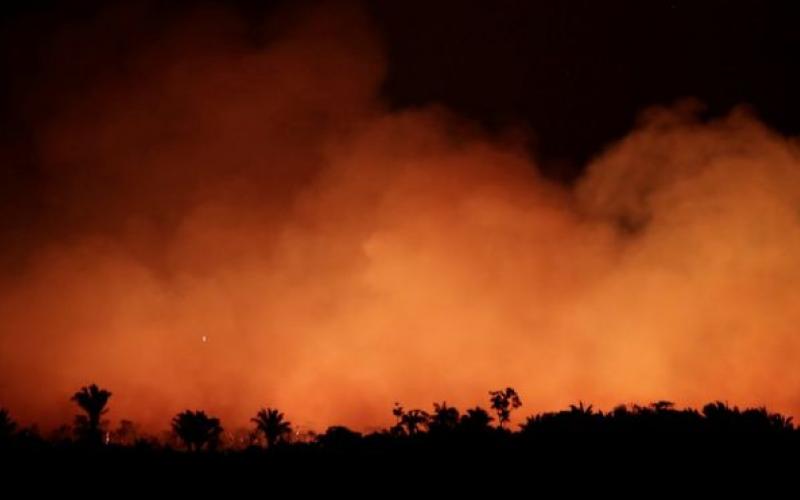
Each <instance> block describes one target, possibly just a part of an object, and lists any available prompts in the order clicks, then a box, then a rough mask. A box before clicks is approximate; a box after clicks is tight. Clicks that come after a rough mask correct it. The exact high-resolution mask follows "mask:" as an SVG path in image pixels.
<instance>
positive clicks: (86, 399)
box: [71, 384, 111, 444]
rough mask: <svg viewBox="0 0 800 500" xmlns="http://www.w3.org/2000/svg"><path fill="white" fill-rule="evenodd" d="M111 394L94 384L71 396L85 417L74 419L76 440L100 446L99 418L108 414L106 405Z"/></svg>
mask: <svg viewBox="0 0 800 500" xmlns="http://www.w3.org/2000/svg"><path fill="white" fill-rule="evenodd" d="M109 398H111V392H109V391H107V390H105V389H101V388H99V387H98V386H97V385H96V384H92V385H89V386H84V387H81V389H80V390H79V391H78V392H76V393H75V394H73V395H72V398H71V401H74V402H75V403H76V404H77V405H78V406H79V407H80V409H81V410H83V411H84V412H85V413H86V415H77V416H76V417H75V431H76V433H77V434H78V438H79V439H81V440H84V441H86V442H88V443H92V444H100V443H101V442H102V440H103V433H102V422H101V421H100V417H102V416H103V415H105V414H106V413H107V412H108V408H106V405H107V404H108V400H109Z"/></svg>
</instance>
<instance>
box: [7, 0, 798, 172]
mask: <svg viewBox="0 0 800 500" xmlns="http://www.w3.org/2000/svg"><path fill="white" fill-rule="evenodd" d="M189 3H190V2H174V1H173V2H163V3H162V4H159V3H158V2H155V3H154V5H157V6H158V7H155V8H153V9H152V17H153V21H152V26H133V27H131V28H130V32H129V33H125V34H124V36H118V37H117V38H116V41H115V43H116V45H114V44H111V45H112V46H113V50H109V51H106V53H105V59H101V60H87V59H86V58H84V57H82V55H81V54H74V57H72V58H70V60H68V61H65V60H61V61H57V64H59V65H61V66H63V67H66V68H67V69H68V70H69V71H68V72H67V73H69V74H71V75H72V80H73V81H72V82H70V81H69V80H70V79H69V78H67V79H66V81H64V82H63V83H64V85H65V88H67V89H68V88H69V85H70V83H71V84H72V85H75V86H80V85H81V79H82V78H91V74H92V72H93V71H95V70H96V67H95V66H108V65H109V64H110V63H112V64H113V58H114V54H115V52H114V51H115V50H117V51H121V52H124V51H125V50H128V49H130V48H132V47H134V46H135V45H136V44H137V43H140V42H141V40H146V39H147V35H148V30H150V29H153V26H157V25H158V24H159V22H160V21H159V19H158V18H159V17H161V18H163V19H169V18H170V17H171V16H174V15H175V14H177V13H179V12H180V11H181V9H183V8H184V7H185V6H186V5H187V4H189ZM228 3H231V4H233V5H234V6H235V7H237V8H239V9H241V10H242V12H244V14H245V15H246V16H247V17H248V18H249V19H252V20H253V24H254V26H257V25H258V23H259V22H260V21H259V20H260V19H263V17H264V16H269V15H270V13H271V11H272V10H273V9H274V8H275V6H278V5H281V4H282V2H276V1H267V2H263V1H262V2H256V1H238V2H228ZM106 4H108V2H97V1H80V2H77V1H69V2H67V1H60V2H59V1H42V0H39V1H37V0H26V1H16V2H15V1H6V2H3V3H2V7H0V9H2V21H1V22H0V36H2V38H0V43H2V60H0V71H2V74H4V75H5V77H4V78H3V82H4V83H3V87H2V90H0V92H2V94H0V95H2V106H3V108H2V109H3V112H2V128H3V130H2V131H3V141H2V142H3V144H5V145H6V148H7V149H8V145H9V144H11V145H13V148H12V149H14V150H15V151H17V154H18V155H22V156H24V154H22V153H19V151H20V145H22V144H24V143H25V141H26V139H27V137H28V135H29V134H30V131H28V130H26V125H27V122H28V121H27V119H26V118H25V117H26V116H27V115H29V114H30V108H31V107H33V108H38V109H39V111H40V112H45V111H42V110H46V109H47V108H48V106H50V105H54V103H30V102H27V101H26V100H25V96H26V95H31V94H30V92H29V89H30V88H31V87H36V85H39V84H41V81H40V80H42V79H43V77H46V76H47V75H48V71H49V70H48V69H47V65H48V64H50V63H52V61H49V62H48V61H46V60H42V58H41V57H39V56H40V54H41V47H42V46H44V45H45V44H46V43H47V41H48V40H49V37H51V36H52V35H53V33H54V32H55V31H56V30H57V29H58V28H59V27H61V26H64V25H65V24H74V25H80V23H81V22H86V21H87V20H91V19H92V18H93V17H95V16H97V14H98V12H99V11H100V10H101V7H102V6H103V5H106ZM368 6H369V9H370V11H371V13H372V15H373V17H374V18H375V21H376V24H377V26H378V27H379V30H380V32H381V34H382V35H383V37H384V38H385V44H386V50H387V53H388V58H389V64H388V78H387V80H386V82H385V84H384V92H385V95H386V97H387V98H388V99H389V101H390V102H391V103H392V104H393V105H394V106H396V107H400V108H402V107H406V106H414V105H421V104H426V103H431V102H439V103H443V104H445V105H446V106H448V107H450V108H452V109H454V110H456V111H457V112H458V113H460V114H463V115H466V116H468V117H471V118H474V119H476V120H479V121H480V122H482V123H483V124H484V125H486V126H487V127H490V128H494V127H502V126H504V125H508V124H524V125H527V126H528V127H529V128H530V129H531V130H532V131H534V134H535V137H536V140H535V144H533V145H532V148H533V149H534V151H535V153H536V155H537V156H538V157H539V158H540V159H541V160H544V163H545V165H546V166H545V168H546V169H547V170H548V172H547V173H548V174H550V175H551V176H553V177H559V178H564V179H570V178H572V177H574V176H575V175H576V174H577V173H579V171H580V168H581V167H580V165H582V164H583V163H584V162H585V161H586V160H587V159H588V158H590V157H591V156H592V155H594V154H596V153H597V152H598V151H600V150H601V148H602V147H603V146H604V145H606V144H608V143H609V141H611V140H613V139H615V138H619V137H621V136H623V135H624V134H625V132H627V131H628V130H630V128H631V127H632V125H633V123H634V120H635V117H636V116H637V114H638V113H639V112H640V111H641V110H642V109H643V108H645V107H647V106H650V105H654V104H669V103H672V102H673V101H674V100H676V99H678V98H682V97H696V98H698V99H700V100H701V101H703V102H704V103H705V104H706V105H707V106H708V111H709V114H711V115H716V114H720V113H724V112H726V111H727V110H729V109H730V108H731V107H732V106H734V105H737V104H748V105H750V106H751V107H752V108H753V109H754V110H755V111H756V113H757V114H758V115H760V117H761V118H762V119H763V120H765V121H766V122H767V123H768V124H770V125H771V126H773V127H775V128H777V129H778V130H780V131H782V132H785V133H790V134H794V133H797V132H800V97H798V93H797V89H798V88H800V65H799V64H798V61H800V57H798V54H800V30H798V28H797V26H798V25H800V4H798V3H797V2H761V1H758V2H757V1H735V2H734V1H722V0H709V1H703V2H697V1H661V0H653V1H647V2H596V1H551V2H539V1H514V0H487V1H475V0H438V1H430V0H402V1H399V0H395V1H388V0H387V1H376V2H369V3H368ZM93 57H96V56H93ZM62 75H63V73H62ZM64 94H65V95H68V92H67V91H65V92H64ZM34 95H35V94H34ZM51 98H52V96H51ZM19 168H24V167H19ZM19 168H17V169H16V170H15V171H16V172H17V173H15V174H13V175H12V179H14V180H13V182H16V181H17V180H19V175H18V174H19V172H18V170H19ZM7 173H8V172H7Z"/></svg>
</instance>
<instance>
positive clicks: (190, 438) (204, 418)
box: [172, 410, 223, 451]
mask: <svg viewBox="0 0 800 500" xmlns="http://www.w3.org/2000/svg"><path fill="white" fill-rule="evenodd" d="M172 430H173V431H174V432H175V434H176V435H177V436H178V438H180V440H181V441H183V443H184V445H186V449H187V450H189V451H200V450H201V449H203V447H207V448H208V449H209V450H213V449H215V448H216V447H217V444H218V443H219V436H220V434H222V430H223V429H222V426H221V425H220V422H219V419H218V418H214V417H209V416H208V415H206V413H205V412H204V411H202V410H197V411H191V410H186V411H184V412H182V413H178V414H177V415H175V417H173V419H172Z"/></svg>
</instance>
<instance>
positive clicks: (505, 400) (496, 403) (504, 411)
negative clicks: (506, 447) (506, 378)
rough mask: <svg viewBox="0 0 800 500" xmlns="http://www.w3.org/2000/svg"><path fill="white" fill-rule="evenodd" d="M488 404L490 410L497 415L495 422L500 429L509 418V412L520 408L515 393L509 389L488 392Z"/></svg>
mask: <svg viewBox="0 0 800 500" xmlns="http://www.w3.org/2000/svg"><path fill="white" fill-rule="evenodd" d="M489 396H490V397H489V402H490V403H491V406H492V409H493V410H494V411H495V413H497V421H498V425H499V427H500V428H502V427H503V425H504V424H505V423H506V422H508V421H509V420H510V418H511V411H512V410H515V409H517V408H519V407H520V406H522V401H521V400H520V399H519V395H518V394H517V391H515V390H514V389H513V388H511V387H506V388H505V389H504V390H499V391H489Z"/></svg>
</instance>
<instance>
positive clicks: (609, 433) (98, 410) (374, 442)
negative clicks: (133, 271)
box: [0, 384, 800, 460]
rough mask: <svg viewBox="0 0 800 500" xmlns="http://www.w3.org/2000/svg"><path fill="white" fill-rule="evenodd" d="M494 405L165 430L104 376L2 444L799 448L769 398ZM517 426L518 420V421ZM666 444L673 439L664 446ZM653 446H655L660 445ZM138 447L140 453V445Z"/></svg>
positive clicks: (394, 452)
mask: <svg viewBox="0 0 800 500" xmlns="http://www.w3.org/2000/svg"><path fill="white" fill-rule="evenodd" d="M488 395H489V398H488V408H483V407H481V406H475V407H473V408H468V409H466V410H465V411H463V412H462V411H461V410H459V409H458V408H456V407H455V406H451V405H448V404H447V402H446V401H442V402H436V403H433V405H432V408H431V410H430V411H427V410H424V409H421V408H410V409H407V408H405V407H403V406H402V405H401V404H400V403H395V405H394V408H392V410H391V412H392V414H393V416H394V417H395V423H394V425H391V426H390V427H388V428H385V429H381V430H378V431H374V432H371V433H368V434H363V433H361V432H357V431H355V430H352V429H349V428H347V427H345V426H341V425H334V426H330V427H328V428H327V429H326V430H325V431H324V432H321V433H316V432H313V431H305V432H300V431H298V430H296V429H295V428H294V427H293V425H292V423H291V421H290V420H289V419H288V418H287V416H285V415H284V414H283V413H282V412H281V411H280V410H278V409H277V408H272V407H263V408H261V409H259V410H257V411H256V412H255V414H254V416H253V418H251V419H250V424H251V425H250V427H249V428H247V429H245V428H240V429H239V430H234V431H228V430H227V429H226V428H225V427H223V425H222V422H221V421H220V419H219V418H217V417H214V416H213V415H209V414H207V413H206V412H205V411H203V410H190V409H187V410H185V411H182V412H180V413H178V414H177V415H175V416H174V417H173V419H172V420H171V422H170V430H169V431H167V432H165V433H163V434H162V435H161V436H157V435H151V434H147V433H144V432H142V431H141V429H140V428H139V426H137V425H136V424H135V423H134V422H132V421H130V420H126V419H122V420H120V421H119V425H118V426H117V427H116V428H111V427H110V425H109V421H108V420H106V419H104V418H103V417H104V416H105V415H107V413H108V412H109V409H110V407H109V403H110V401H111V396H112V392H111V391H109V390H107V389H103V388H101V387H99V386H97V385H96V384H90V385H87V386H84V387H81V388H80V389H79V390H78V391H76V392H75V393H74V395H73V396H72V397H71V398H70V400H71V401H72V402H73V403H74V404H75V405H76V406H77V408H78V410H80V413H78V414H77V415H76V416H75V419H74V423H73V425H71V426H69V425H63V426H61V427H59V428H57V429H55V430H53V431H51V432H50V433H47V434H43V433H41V432H40V431H39V430H38V428H37V426H35V425H33V426H27V427H26V426H21V425H19V424H18V423H17V422H16V421H15V420H14V418H13V414H12V413H11V411H10V410H9V409H6V408H2V409H0V447H1V448H2V450H3V454H4V456H6V457H8V456H15V455H29V456H37V457H42V456H52V455H57V456H59V457H62V458H63V457H68V456H70V455H79V456H85V455H89V456H92V455H98V454H109V453H111V454H114V453H116V454H123V455H125V456H126V457H127V458H131V456H134V455H135V456H138V457H143V456H169V457H171V458H170V460H173V459H177V460H180V458H176V457H181V456H189V457H200V456H205V457H208V456H218V457H232V456H236V455H240V456H247V457H250V458H253V457H272V458H273V459H274V458H275V457H280V456H283V457H286V456H291V457H293V460H297V459H305V458H309V459H311V458H312V457H317V458H318V457H320V456H325V455H326V454H333V455H335V456H342V455H343V454H344V455H345V456H347V455H351V456H370V457H381V458H383V459H388V460H392V459H394V458H399V457H401V456H406V455H407V454H408V453H411V454H418V455H420V456H424V455H426V454H430V453H431V452H434V451H435V452H444V453H450V452H452V453H454V454H459V453H461V452H463V451H465V450H472V451H478V450H480V451H482V452H489V453H494V454H498V455H504V454H509V453H510V454H524V453H525V452H526V450H529V449H537V448H538V449H540V450H541V449H552V448H554V447H558V446H560V445H570V446H571V445H573V444H574V443H576V442H583V443H588V442H593V443H610V442H612V441H613V442H615V443H617V444H620V443H637V442H640V441H642V440H646V441H647V442H649V443H656V442H658V443H661V446H664V445H668V444H669V443H672V444H674V443H682V444H687V443H688V444H691V445H692V446H704V445H710V444H711V443H714V444H715V445H718V444H719V443H721V442H725V441H728V442H737V443H742V442H744V441H743V440H745V441H747V440H749V441H747V442H753V439H758V440H761V442H770V443H787V444H788V445H790V446H792V447H794V448H797V443H798V441H799V439H800V428H798V427H796V426H795V425H794V423H793V421H792V418H791V417H787V416H784V415H782V414H780V413H772V412H770V411H768V410H767V409H766V408H765V407H756V408H744V409H740V408H738V407H737V406H730V405H728V404H727V403H725V402H721V401H714V402H710V403H708V404H706V405H705V406H703V407H702V408H701V409H699V410H698V409H695V408H683V409H679V408H677V407H676V406H675V404H674V403H673V402H671V401H665V400H661V401H656V402H653V403H651V404H649V405H643V406H640V405H635V404H634V405H619V406H617V407H615V408H613V409H612V410H610V411H600V410H596V409H595V408H594V407H593V406H592V405H591V404H585V403H584V402H582V401H581V402H578V404H572V405H569V407H568V408H566V409H563V410H560V411H555V412H544V413H538V414H534V415H530V416H527V417H526V418H524V420H522V422H521V423H519V424H517V425H516V426H512V425H511V416H512V413H514V412H517V411H519V409H520V408H521V407H522V399H521V398H520V396H519V394H517V392H516V391H515V390H514V389H513V388H512V387H506V388H502V389H499V390H493V391H489V393H488ZM515 427H516V428H515ZM663 449H666V448H662V450H663ZM651 451H652V450H651ZM131 453H133V454H134V455H131Z"/></svg>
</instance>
